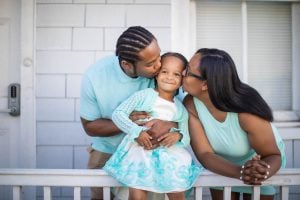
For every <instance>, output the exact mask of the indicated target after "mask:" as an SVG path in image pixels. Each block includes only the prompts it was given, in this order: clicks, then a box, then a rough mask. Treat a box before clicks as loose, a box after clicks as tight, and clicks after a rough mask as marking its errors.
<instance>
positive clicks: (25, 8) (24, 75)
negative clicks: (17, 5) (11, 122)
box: [18, 0, 36, 168]
mask: <svg viewBox="0 0 300 200" xmlns="http://www.w3.org/2000/svg"><path fill="white" fill-rule="evenodd" d="M35 10H36V2H35V0H21V13H22V14H21V22H20V24H21V29H20V30H21V33H20V42H21V44H20V55H21V56H20V58H21V59H20V84H21V115H20V135H19V141H18V145H19V149H18V154H19V155H18V167H22V168H36V109H35V107H36V106H35V105H36V103H35V73H36V68H35V63H36V62H35V60H36V59H35V32H36V31H35V22H36V12H35Z"/></svg>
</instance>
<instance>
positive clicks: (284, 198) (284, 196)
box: [280, 186, 289, 200]
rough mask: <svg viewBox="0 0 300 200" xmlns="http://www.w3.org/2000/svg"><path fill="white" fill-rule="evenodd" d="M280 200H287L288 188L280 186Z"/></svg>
mask: <svg viewBox="0 0 300 200" xmlns="http://www.w3.org/2000/svg"><path fill="white" fill-rule="evenodd" d="M280 190H281V200H288V199H289V187H288V186H281V187H280Z"/></svg>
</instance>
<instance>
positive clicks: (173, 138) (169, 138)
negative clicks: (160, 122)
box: [157, 132, 182, 147]
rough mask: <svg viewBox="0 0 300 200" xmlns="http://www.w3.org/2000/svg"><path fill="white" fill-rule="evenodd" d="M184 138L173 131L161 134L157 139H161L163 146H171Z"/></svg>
mask: <svg viewBox="0 0 300 200" xmlns="http://www.w3.org/2000/svg"><path fill="white" fill-rule="evenodd" d="M181 138H182V135H181V134H180V133H178V132H172V133H166V134H164V135H162V136H160V137H159V138H158V139H157V141H159V144H160V145H161V146H165V147H171V146H173V145H174V144H176V142H178V141H179V140H180V139H181Z"/></svg>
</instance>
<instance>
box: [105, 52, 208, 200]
mask: <svg viewBox="0 0 300 200" xmlns="http://www.w3.org/2000/svg"><path fill="white" fill-rule="evenodd" d="M161 62H162V67H161V69H160V72H159V73H158V75H157V77H156V82H157V86H156V88H155V89H153V88H148V89H145V90H141V91H139V92H136V93H135V94H133V95H132V96H131V97H129V98H128V99H127V100H126V101H125V102H123V103H122V104H121V105H120V106H119V107H118V108H117V109H116V110H115V111H114V113H113V115H112V120H113V122H114V123H115V124H116V125H117V126H118V127H119V128H120V129H121V130H122V131H123V132H125V133H127V135H126V136H125V138H124V139H123V141H122V142H121V144H120V145H119V146H118V149H117V151H116V152H115V153H114V154H113V155H112V157H111V158H110V159H109V160H108V161H107V162H106V165H105V166H104V168H103V169H104V170H105V171H106V172H107V173H108V174H110V175H111V176H113V177H114V178H115V179H116V180H118V181H119V182H121V183H122V184H124V185H126V186H128V187H129V199H146V196H147V191H152V192H157V193H167V195H168V197H169V199H184V191H186V190H188V189H189V188H191V187H192V185H193V184H194V182H195V181H196V179H197V177H198V175H199V174H200V173H201V171H202V167H199V166H196V165H195V164H194V163H193V161H192V157H191V155H190V153H189V152H188V151H187V150H186V149H185V147H187V146H188V145H189V143H190V137H189V133H188V113H187V111H186V109H185V108H184V106H183V104H182V103H181V102H180V100H178V99H177V98H176V97H174V96H175V94H176V93H177V92H178V88H179V87H180V85H181V81H182V72H183V70H184V69H185V67H186V65H187V60H186V59H185V58H184V56H182V55H181V54H179V53H166V54H164V55H162V57H161ZM133 111H146V112H148V113H150V116H151V117H150V119H161V120H166V121H174V122H177V123H178V128H172V130H170V132H169V133H167V134H165V135H163V136H161V137H159V138H158V141H159V145H160V146H159V147H157V148H155V149H152V144H151V140H152V137H151V135H149V134H148V133H147V130H148V129H149V128H150V127H145V126H139V125H137V124H136V123H134V122H132V121H131V120H130V119H129V115H130V113H131V112H133ZM150 119H149V120H150Z"/></svg>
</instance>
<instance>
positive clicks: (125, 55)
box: [116, 26, 156, 65]
mask: <svg viewBox="0 0 300 200" xmlns="http://www.w3.org/2000/svg"><path fill="white" fill-rule="evenodd" d="M154 39H156V38H155V37H154V35H153V34H152V33H150V32H149V31H148V30H146V29H145V28H143V27H141V26H132V27H129V28H128V29H127V30H126V31H124V32H123V33H122V35H121V36H120V37H119V39H118V41H117V45H116V56H118V58H119V63H120V64H121V61H122V60H126V61H127V62H130V63H131V64H133V65H134V64H135V63H136V62H137V61H139V57H138V53H139V52H140V51H142V50H143V49H145V48H146V47H147V46H149V45H150V43H151V42H152V41H153V40H154Z"/></svg>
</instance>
